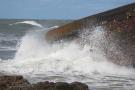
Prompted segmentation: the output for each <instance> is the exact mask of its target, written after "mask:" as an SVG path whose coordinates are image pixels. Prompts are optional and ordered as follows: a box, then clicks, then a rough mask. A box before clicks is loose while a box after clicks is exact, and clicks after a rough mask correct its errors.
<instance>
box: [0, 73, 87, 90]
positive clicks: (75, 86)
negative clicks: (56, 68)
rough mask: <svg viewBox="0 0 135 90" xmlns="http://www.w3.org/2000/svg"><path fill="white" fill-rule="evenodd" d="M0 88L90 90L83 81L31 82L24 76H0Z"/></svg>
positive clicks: (20, 89)
mask: <svg viewBox="0 0 135 90" xmlns="http://www.w3.org/2000/svg"><path fill="white" fill-rule="evenodd" d="M0 90H89V89H88V86H87V85H86V84H83V83H81V82H72V83H67V82H56V83H55V82H49V81H45V82H38V83H36V84H31V83H29V82H28V81H27V80H26V79H24V78H23V76H8V75H3V76H0Z"/></svg>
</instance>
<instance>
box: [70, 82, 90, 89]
mask: <svg viewBox="0 0 135 90" xmlns="http://www.w3.org/2000/svg"><path fill="white" fill-rule="evenodd" d="M71 87H72V88H73V90H88V86H87V85H86V84H83V83H80V82H73V83H71Z"/></svg>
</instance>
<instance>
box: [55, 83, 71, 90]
mask: <svg viewBox="0 0 135 90" xmlns="http://www.w3.org/2000/svg"><path fill="white" fill-rule="evenodd" d="M55 88H56V90H73V89H72V87H71V85H70V84H68V83H66V82H57V83H56V85H55Z"/></svg>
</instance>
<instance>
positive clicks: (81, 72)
mask: <svg viewBox="0 0 135 90" xmlns="http://www.w3.org/2000/svg"><path fill="white" fill-rule="evenodd" d="M70 22H72V20H34V19H1V20H0V74H1V75H3V74H6V75H22V76H24V78H26V79H27V80H28V81H29V82H31V83H37V82H42V81H52V82H69V83H70V82H74V81H80V82H83V83H86V84H87V85H88V86H89V89H90V90H135V70H134V69H133V68H132V67H124V66H119V65H115V64H113V63H112V62H110V61H109V60H107V58H106V57H105V56H104V53H103V52H102V50H100V47H98V46H97V44H99V42H100V38H101V37H102V32H101V31H102V30H100V32H99V29H101V28H100V27H98V28H95V32H93V35H92V36H91V37H89V38H88V37H87V39H91V41H92V42H93V43H94V44H92V45H87V44H86V45H83V47H82V46H80V44H78V42H76V41H71V42H66V41H60V42H57V43H53V44H49V43H48V42H47V41H46V39H45V35H46V32H47V31H49V30H52V29H54V28H57V27H60V26H62V25H64V24H67V23H70ZM81 36H83V38H86V37H85V35H81ZM100 46H102V45H101V44H100Z"/></svg>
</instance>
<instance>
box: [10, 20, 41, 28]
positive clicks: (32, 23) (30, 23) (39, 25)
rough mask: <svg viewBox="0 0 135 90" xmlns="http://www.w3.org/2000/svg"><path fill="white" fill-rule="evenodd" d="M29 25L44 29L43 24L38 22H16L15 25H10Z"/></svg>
mask: <svg viewBox="0 0 135 90" xmlns="http://www.w3.org/2000/svg"><path fill="white" fill-rule="evenodd" d="M21 23H22V24H29V25H33V26H37V27H43V26H42V25H41V24H39V23H37V22H36V21H22V22H16V23H13V24H9V25H16V24H21Z"/></svg>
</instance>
